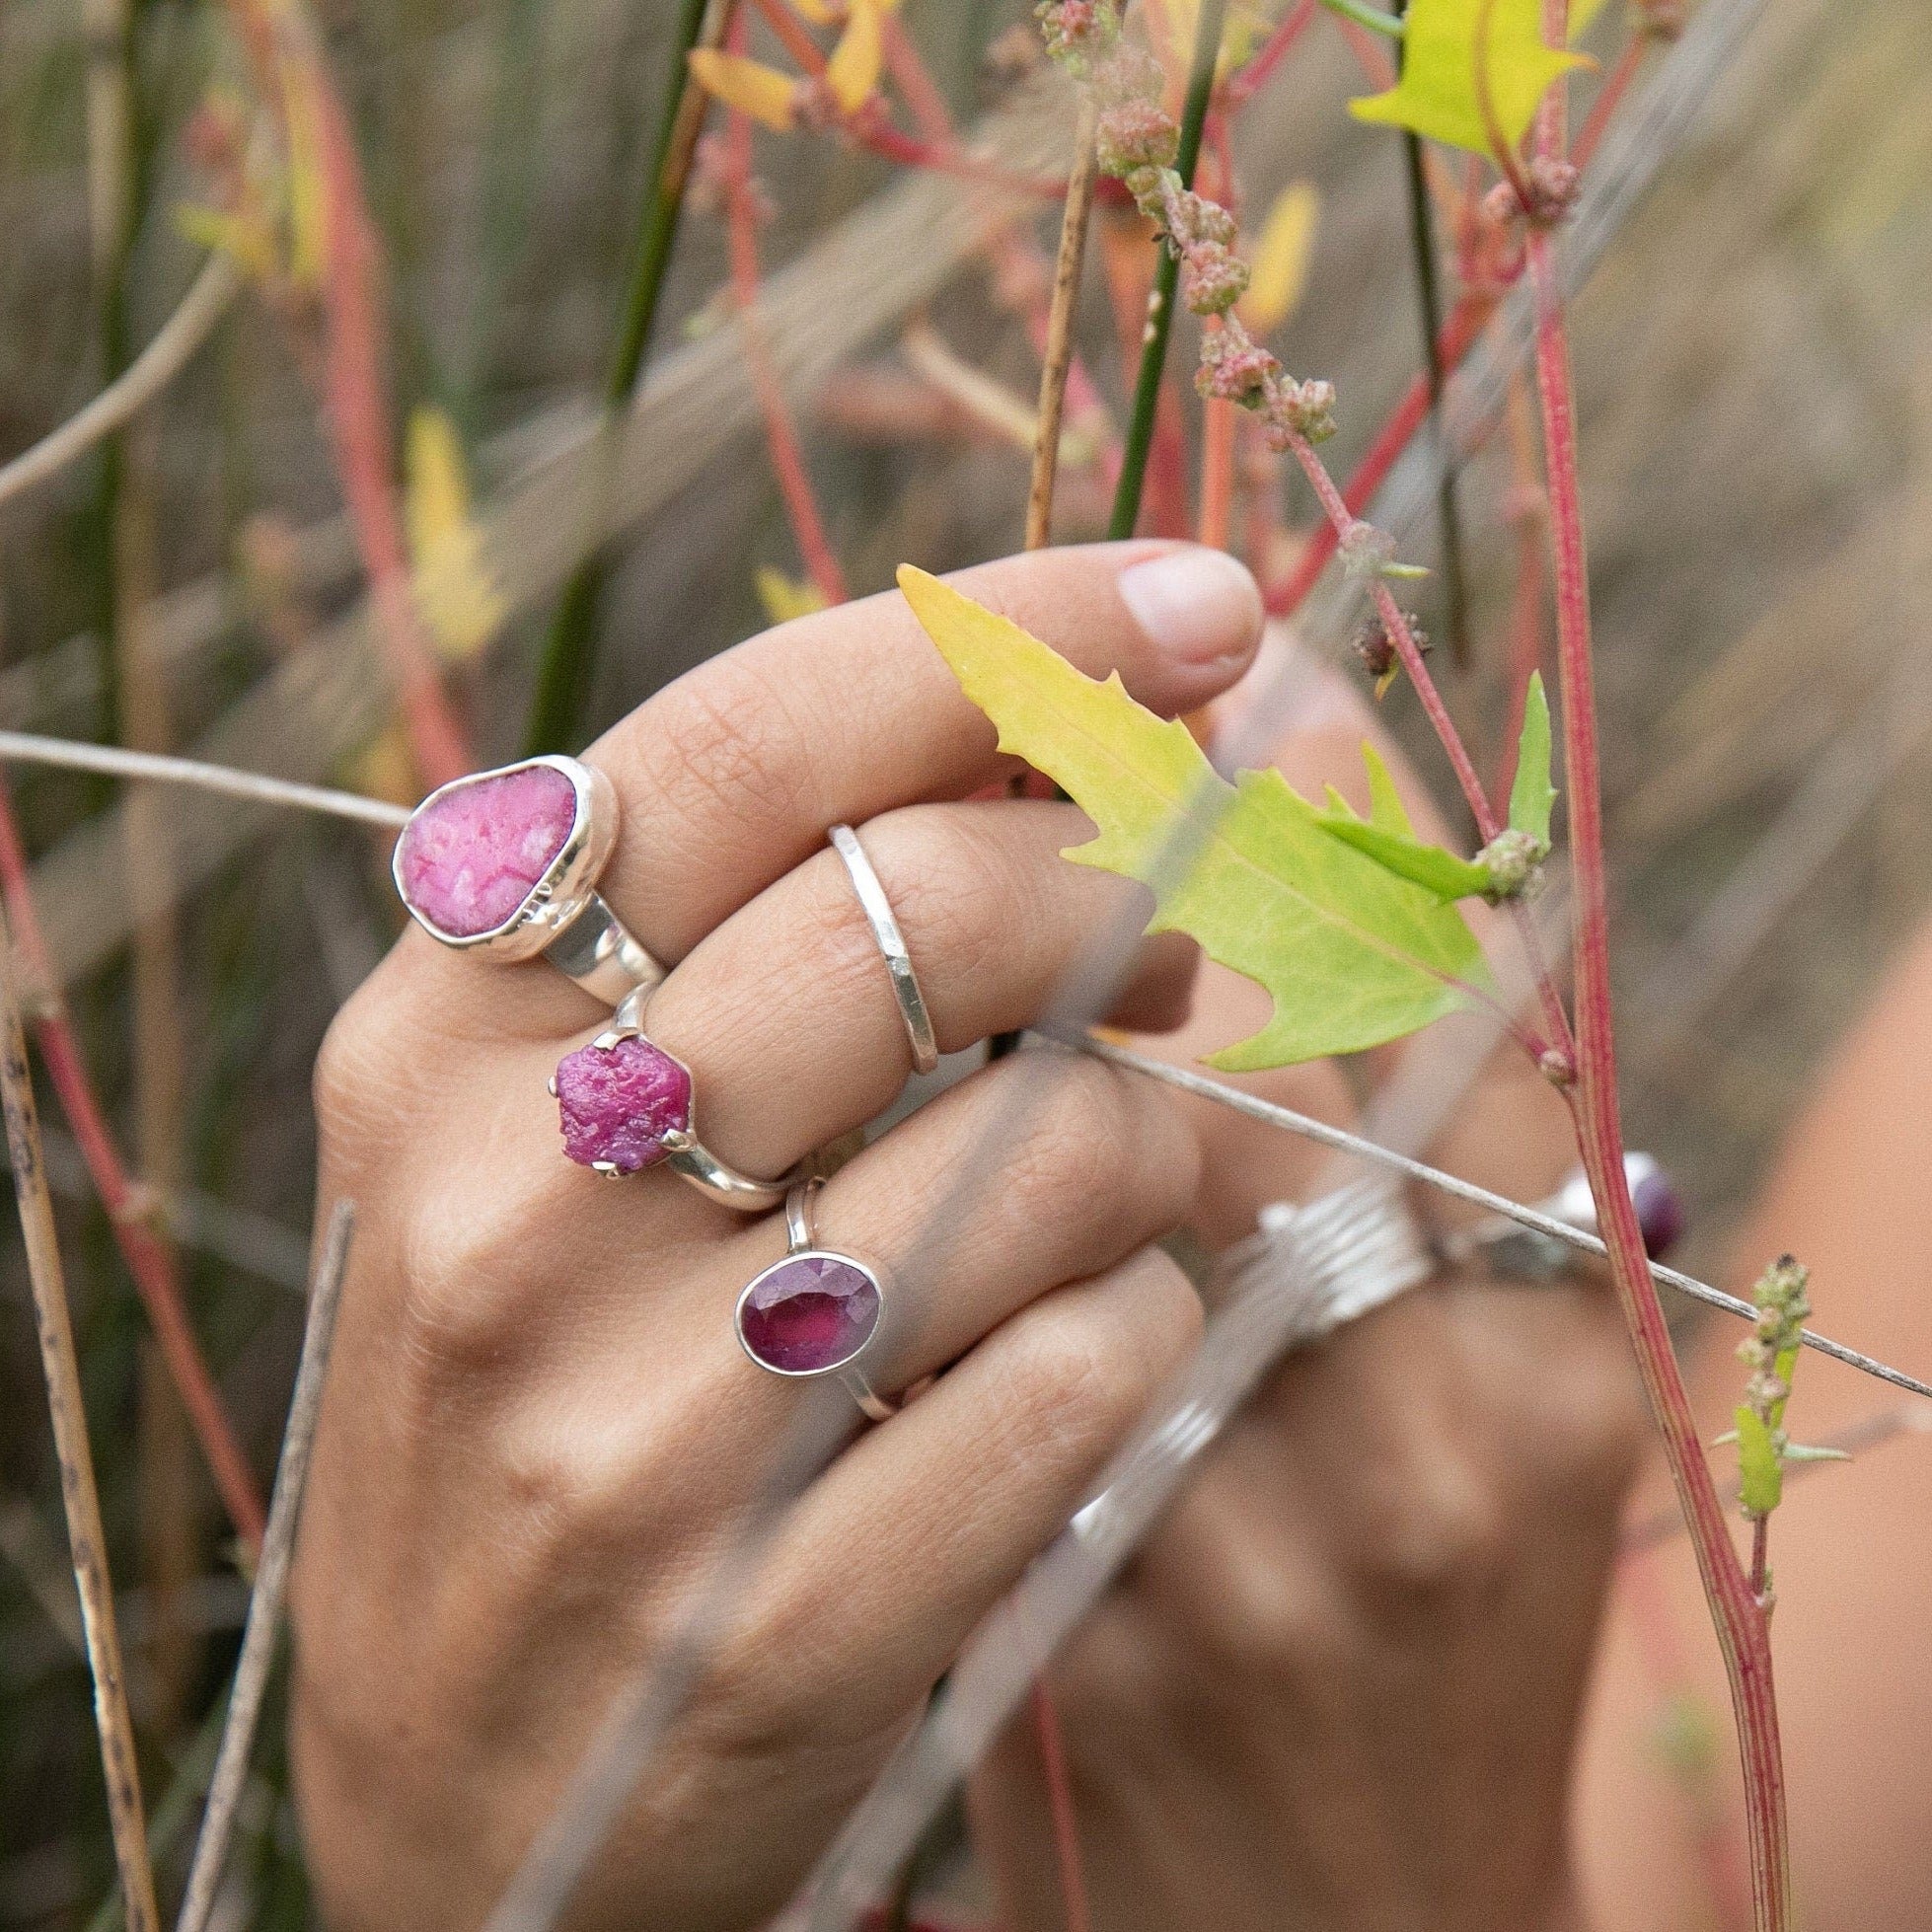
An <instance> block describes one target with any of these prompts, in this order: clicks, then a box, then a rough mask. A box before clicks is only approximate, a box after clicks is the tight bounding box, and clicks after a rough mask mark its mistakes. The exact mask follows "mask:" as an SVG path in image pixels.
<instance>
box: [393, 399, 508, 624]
mask: <svg viewBox="0 0 1932 1932" xmlns="http://www.w3.org/2000/svg"><path fill="white" fill-rule="evenodd" d="M405 468H406V471H407V475H408V488H407V490H406V492H405V496H404V512H405V516H406V518H407V521H408V524H409V554H410V558H411V560H412V562H413V563H414V565H415V596H416V607H417V609H418V610H420V611H421V613H422V621H423V623H424V624H425V625H427V626H428V628H429V633H430V635H431V637H432V638H433V639H434V640H435V644H436V647H437V649H438V650H440V651H441V652H442V654H443V655H444V656H445V657H449V658H463V657H469V656H472V655H474V654H475V653H476V652H477V651H479V650H481V649H482V648H483V645H484V644H486V643H487V642H488V641H489V639H490V638H491V637H493V636H494V635H495V634H496V632H497V629H498V627H499V626H500V625H501V624H502V622H503V620H504V618H505V617H507V616H508V615H509V606H508V605H507V604H506V603H505V602H504V600H503V596H502V593H501V592H500V591H499V590H498V589H497V587H496V583H495V580H494V578H493V577H492V576H491V574H490V571H489V567H488V564H487V563H486V561H485V559H484V555H483V532H482V531H481V530H480V529H479V528H478V527H477V524H476V522H475V520H474V519H473V518H472V516H471V514H470V481H469V477H468V475H467V473H466V472H465V469H464V464H463V445H462V444H461V442H460V441H459V440H458V438H457V434H456V425H455V424H454V423H453V422H451V421H450V419H449V417H448V416H447V415H445V414H444V413H443V411H442V410H441V409H417V410H416V411H415V413H414V414H413V415H411V416H410V418H409V443H408V448H407V452H406V463H405Z"/></svg>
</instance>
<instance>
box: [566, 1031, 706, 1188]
mask: <svg viewBox="0 0 1932 1932" xmlns="http://www.w3.org/2000/svg"><path fill="white" fill-rule="evenodd" d="M557 1114H558V1117H559V1119H560V1121H561V1124H562V1127H563V1152H565V1153H567V1154H568V1155H569V1156H570V1158H571V1159H572V1160H579V1161H581V1162H582V1163H583V1164H584V1165H585V1166H586V1167H594V1166H599V1165H605V1166H611V1167H615V1168H616V1169H617V1170H618V1172H619V1173H620V1174H634V1173H635V1172H636V1171H637V1170H638V1168H640V1167H650V1166H654V1165H655V1164H656V1163H657V1162H658V1161H660V1160H662V1159H663V1158H664V1152H665V1150H664V1137H665V1135H667V1134H670V1133H673V1132H677V1131H680V1130H688V1129H689V1128H690V1126H691V1076H690V1075H689V1074H688V1073H686V1072H685V1070H684V1069H683V1068H682V1067H681V1066H679V1065H678V1063H677V1062H676V1061H675V1060H673V1059H672V1058H671V1056H670V1055H669V1054H668V1053H665V1052H664V1051H663V1050H662V1049H661V1048H658V1047H654V1046H652V1045H651V1043H650V1042H649V1041H648V1040H645V1039H639V1038H635V1037H632V1036H629V1035H627V1036H626V1037H625V1038H623V1039H621V1040H618V1041H617V1042H616V1043H615V1044H613V1045H611V1046H608V1047H600V1046H595V1045H593V1046H587V1047H579V1048H578V1049H577V1051H576V1052H575V1053H570V1054H565V1055H564V1056H563V1058H562V1059H561V1060H560V1061H558V1062H557Z"/></svg>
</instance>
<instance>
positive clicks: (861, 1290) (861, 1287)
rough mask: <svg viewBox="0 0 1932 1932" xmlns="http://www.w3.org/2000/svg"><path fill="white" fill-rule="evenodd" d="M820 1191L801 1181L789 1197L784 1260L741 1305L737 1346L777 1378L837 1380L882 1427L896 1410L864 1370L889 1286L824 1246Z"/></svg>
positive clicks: (759, 1278) (754, 1281)
mask: <svg viewBox="0 0 1932 1932" xmlns="http://www.w3.org/2000/svg"><path fill="white" fill-rule="evenodd" d="M821 1185H823V1183H822V1182H820V1181H818V1180H816V1179H813V1180H805V1181H800V1182H799V1183H798V1185H797V1186H796V1187H794V1188H792V1189H791V1191H790V1192H789V1193H788V1194H787V1195H786V1196H785V1201H784V1225H785V1234H786V1237H787V1248H786V1252H785V1256H784V1259H783V1260H782V1261H775V1262H773V1264H772V1265H771V1267H769V1268H767V1269H765V1270H764V1271H763V1272H762V1273H760V1274H757V1275H754V1276H753V1277H752V1278H751V1280H750V1281H749V1282H748V1283H747V1284H746V1285H745V1291H744V1293H743V1294H742V1295H740V1296H739V1297H738V1313H737V1324H738V1344H739V1346H740V1347H741V1348H742V1349H743V1350H744V1352H745V1353H746V1354H747V1355H748V1356H750V1357H751V1359H752V1360H753V1361H754V1362H756V1363H757V1364H758V1366H759V1367H760V1368H761V1369H766V1370H769V1371H770V1372H771V1373H772V1374H773V1375H791V1376H796V1377H810V1376H816V1375H837V1376H838V1377H839V1379H840V1380H841V1381H843V1382H844V1383H845V1385H846V1387H847V1388H848V1389H849V1390H850V1391H851V1394H852V1398H853V1400H854V1401H855V1402H856V1403H857V1404H858V1406H859V1408H860V1409H862V1410H863V1411H864V1412H865V1414H866V1415H867V1416H868V1417H869V1418H870V1419H871V1420H872V1421H873V1422H884V1421H885V1420H886V1419H887V1418H888V1417H889V1416H892V1415H896V1414H897V1413H898V1410H899V1404H898V1403H896V1402H893V1401H889V1400H887V1398H886V1397H884V1396H882V1395H881V1394H880V1393H879V1392H878V1390H877V1389H875V1388H874V1387H873V1386H872V1384H871V1383H870V1382H869V1381H868V1380H867V1379H866V1377H865V1374H864V1371H863V1370H862V1369H861V1368H860V1366H859V1362H860V1358H861V1357H862V1356H863V1355H864V1353H865V1350H866V1349H867V1348H868V1347H869V1346H870V1345H871V1343H872V1341H873V1339H874V1338H875V1337H876V1336H877V1334H878V1332H879V1330H880V1328H881V1326H882V1325H883V1324H884V1321H885V1285H884V1283H883V1282H882V1281H881V1279H880V1277H879V1271H878V1270H877V1269H876V1268H874V1267H873V1266H872V1265H871V1264H870V1263H869V1262H864V1261H860V1260H859V1259H858V1257H857V1256H856V1255H853V1254H844V1253H841V1252H840V1251H839V1250H838V1249H837V1248H825V1247H820V1246H819V1244H818V1236H817V1234H816V1232H815V1231H814V1229H813V1226H812V1203H813V1201H814V1199H815V1198H816V1196H817V1194H818V1190H819V1188H820V1187H821Z"/></svg>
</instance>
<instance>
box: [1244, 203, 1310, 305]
mask: <svg viewBox="0 0 1932 1932" xmlns="http://www.w3.org/2000/svg"><path fill="white" fill-rule="evenodd" d="M1320 206H1321V197H1320V195H1319V194H1317V193H1316V191H1315V187H1314V184H1313V183H1312V182H1290V183H1289V185H1288V186H1286V187H1285V188H1283V189H1282V191H1281V192H1280V193H1279V194H1278V195H1277V196H1276V197H1275V205H1274V206H1273V207H1272V208H1270V209H1269V210H1268V219H1267V220H1266V221H1264V222H1263V223H1262V224H1261V233H1260V235H1259V237H1257V239H1256V241H1255V244H1254V256H1253V260H1252V261H1251V262H1250V264H1249V265H1250V268H1251V270H1252V272H1251V273H1250V275H1249V277H1248V287H1247V293H1246V294H1245V295H1243V296H1242V297H1241V308H1240V314H1241V320H1242V321H1243V322H1244V323H1246V324H1247V326H1248V328H1249V329H1250V330H1252V331H1253V332H1254V334H1257V335H1265V334H1268V332H1269V331H1270V330H1271V329H1279V328H1280V327H1281V325H1282V324H1283V323H1285V322H1286V321H1287V320H1288V319H1289V317H1290V316H1292V315H1293V314H1294V313H1295V311H1296V309H1297V308H1298V307H1299V306H1300V301H1301V291H1302V289H1303V288H1304V287H1305V286H1306V285H1307V279H1308V257H1309V255H1310V254H1311V252H1312V251H1313V248H1314V239H1315V215H1316V213H1317V212H1318V211H1319V209H1320Z"/></svg>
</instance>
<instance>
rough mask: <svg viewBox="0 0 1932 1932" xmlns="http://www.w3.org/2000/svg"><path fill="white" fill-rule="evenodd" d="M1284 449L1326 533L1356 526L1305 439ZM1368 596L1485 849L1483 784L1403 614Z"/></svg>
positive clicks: (1292, 440) (1386, 597) (1382, 596)
mask: <svg viewBox="0 0 1932 1932" xmlns="http://www.w3.org/2000/svg"><path fill="white" fill-rule="evenodd" d="M1288 447H1289V452H1290V454H1291V455H1292V456H1293V457H1294V458H1295V460H1296V462H1298V463H1299V464H1300V466H1301V474H1302V475H1303V476H1305V477H1306V478H1307V480H1308V482H1309V483H1310V484H1311V485H1312V486H1313V488H1314V492H1315V495H1316V497H1317V498H1318V499H1319V500H1320V503H1321V507H1322V512H1323V514H1324V515H1326V517H1327V518H1328V525H1329V529H1330V531H1331V532H1332V533H1333V535H1334V538H1335V540H1336V541H1337V542H1339V541H1340V540H1341V538H1342V537H1343V536H1344V535H1345V534H1346V533H1347V531H1348V529H1349V527H1350V526H1351V525H1352V524H1353V523H1354V522H1355V515H1354V512H1353V511H1351V510H1350V508H1349V505H1348V502H1347V500H1346V499H1345V498H1344V497H1343V495H1342V492H1341V491H1340V490H1339V489H1338V488H1337V487H1336V486H1335V480H1334V478H1333V477H1331V476H1330V475H1329V474H1328V466H1327V465H1326V464H1325V463H1323V462H1322V460H1321V458H1320V456H1319V455H1317V454H1316V451H1315V446H1314V445H1313V444H1312V443H1311V442H1309V441H1308V439H1307V438H1306V437H1305V436H1301V435H1297V434H1294V433H1293V432H1291V433H1290V436H1289V444H1288ZM1369 595H1370V597H1371V598H1372V599H1373V600H1374V601H1375V615H1376V616H1377V617H1379V618H1380V619H1381V622H1382V629H1383V630H1384V631H1385V632H1387V633H1388V640H1389V642H1390V643H1391V644H1393V645H1394V646H1395V655H1396V656H1397V657H1398V658H1400V659H1401V662H1402V669H1403V670H1404V671H1406V672H1407V673H1408V676H1409V682H1410V683H1411V684H1412V685H1414V686H1415V691H1416V696H1417V697H1418V698H1419V699H1421V700H1422V708H1423V710H1424V711H1425V712H1426V713H1427V715H1428V718H1429V722H1430V724H1431V725H1432V726H1433V727H1434V729H1435V732H1436V735H1437V737H1438V738H1440V739H1441V740H1442V745H1443V750H1444V751H1445V752H1447V753H1448V754H1449V765H1450V767H1451V768H1452V769H1453V770H1454V773H1455V781H1456V783H1457V784H1459V785H1460V786H1461V787H1462V795H1463V797H1464V798H1465V799H1467V800H1468V803H1469V810H1470V811H1471V812H1472V813H1473V814H1474V815H1475V820H1476V830H1477V831H1478V832H1479V833H1481V835H1482V842H1483V844H1484V845H1488V843H1489V842H1490V841H1491V840H1492V839H1494V838H1496V837H1497V836H1498V835H1499V834H1500V833H1501V832H1502V830H1503V826H1502V822H1501V821H1500V820H1499V819H1498V818H1497V816H1496V812H1495V809H1494V807H1492V806H1491V804H1490V802H1489V794H1488V793H1487V792H1486V791H1484V789H1483V782H1482V780H1481V779H1480V778H1478V777H1477V775H1476V767H1475V763H1474V761H1473V760H1472V759H1471V758H1470V756H1469V752H1468V748H1467V747H1466V746H1465V745H1464V744H1463V742H1462V734H1461V733H1460V732H1459V731H1458V730H1457V729H1456V728H1455V720H1454V719H1453V718H1452V717H1450V716H1449V706H1447V705H1445V704H1444V703H1443V694H1442V693H1441V692H1440V691H1438V690H1437V689H1436V680H1435V679H1434V678H1432V677H1431V676H1430V675H1429V666H1428V665H1427V664H1426V663H1425V662H1424V661H1423V655H1422V651H1421V650H1420V648H1419V647H1418V646H1417V644H1416V640H1415V632H1413V631H1411V630H1410V629H1409V620H1408V619H1407V618H1406V617H1405V616H1404V615H1403V614H1402V609H1401V606H1400V605H1398V604H1397V603H1396V601H1395V598H1394V596H1393V595H1392V594H1391V592H1390V590H1389V588H1388V585H1387V584H1386V583H1385V582H1384V581H1383V580H1382V579H1381V578H1379V577H1372V578H1371V579H1370V582H1369Z"/></svg>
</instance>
